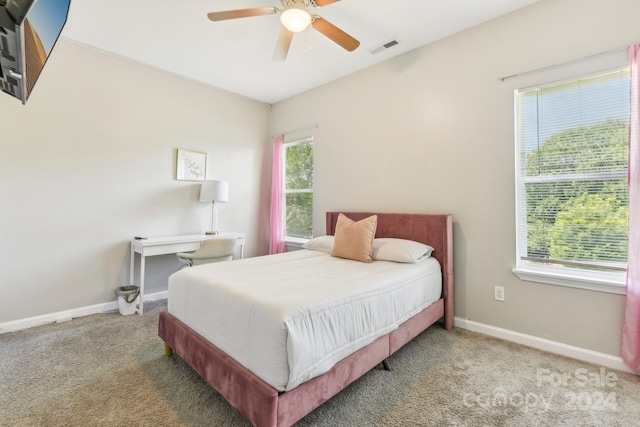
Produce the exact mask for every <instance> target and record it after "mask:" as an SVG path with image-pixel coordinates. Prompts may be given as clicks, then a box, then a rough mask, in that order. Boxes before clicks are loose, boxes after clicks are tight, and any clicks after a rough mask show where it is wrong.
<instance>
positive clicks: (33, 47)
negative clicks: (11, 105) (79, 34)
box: [0, 0, 70, 104]
mask: <svg viewBox="0 0 640 427" xmlns="http://www.w3.org/2000/svg"><path fill="white" fill-rule="evenodd" d="M69 3H70V0H0V89H1V90H2V91H3V92H5V93H8V94H9V95H11V96H14V97H16V98H18V99H19V100H21V101H22V103H23V104H24V103H26V102H27V99H28V98H29V95H30V94H31V91H32V90H33V87H34V85H35V84H36V81H37V80H38V77H39V76H40V73H41V72H42V69H43V67H44V64H45V63H46V62H47V58H48V57H49V55H50V54H51V51H52V50H53V46H54V45H55V43H56V41H57V40H58V36H60V32H61V31H62V28H63V27H64V24H65V23H66V22H67V16H68V14H69Z"/></svg>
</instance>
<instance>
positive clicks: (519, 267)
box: [514, 70, 630, 293]
mask: <svg viewBox="0 0 640 427" xmlns="http://www.w3.org/2000/svg"><path fill="white" fill-rule="evenodd" d="M629 90H630V79H629V72H628V70H618V71H615V72H609V73H606V74H601V75H597V76H592V77H587V78H582V79H579V80H574V81H569V82H564V83H559V84H553V85H548V86H544V87H537V88H533V89H526V90H521V91H517V92H516V156H517V159H516V192H517V194H516V203H517V206H516V215H517V219H516V224H517V262H516V269H514V273H515V274H517V275H518V277H520V278H522V279H524V280H533V281H538V282H546V283H552V284H559V285H568V286H575V287H581V288H588V289H595V290H602V291H608V292H616V293H623V292H624V287H623V286H622V285H623V283H624V277H625V271H626V262H627V246H628V215H629V209H628V205H629V202H628V201H629V198H628V184H627V170H628V130H629V102H630V92H629Z"/></svg>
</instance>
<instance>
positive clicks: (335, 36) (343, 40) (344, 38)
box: [311, 17, 360, 52]
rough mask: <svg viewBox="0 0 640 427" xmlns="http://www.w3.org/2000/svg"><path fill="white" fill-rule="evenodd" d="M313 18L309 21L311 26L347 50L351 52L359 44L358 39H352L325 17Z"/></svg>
mask: <svg viewBox="0 0 640 427" xmlns="http://www.w3.org/2000/svg"><path fill="white" fill-rule="evenodd" d="M314 18H315V19H314V20H313V22H312V23H311V26H312V27H313V28H315V29H316V30H318V31H320V32H321V33H322V34H324V35H325V36H327V37H329V38H330V39H331V40H333V41H334V42H336V43H337V44H339V45H340V46H342V47H343V48H344V49H346V50H348V51H349V52H353V51H354V50H356V49H357V48H358V46H360V42H359V41H358V40H356V39H354V38H353V37H351V36H350V35H349V34H347V33H345V32H344V31H342V30H341V29H340V28H338V27H336V26H335V25H333V24H332V23H330V22H329V21H327V20H326V19H323V18H320V17H314Z"/></svg>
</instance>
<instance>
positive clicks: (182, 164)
mask: <svg viewBox="0 0 640 427" xmlns="http://www.w3.org/2000/svg"><path fill="white" fill-rule="evenodd" d="M206 178H207V153H203V152H201V151H193V150H185V149H184V148H178V149H177V150H176V179H177V180H178V181H204V180H205V179H206Z"/></svg>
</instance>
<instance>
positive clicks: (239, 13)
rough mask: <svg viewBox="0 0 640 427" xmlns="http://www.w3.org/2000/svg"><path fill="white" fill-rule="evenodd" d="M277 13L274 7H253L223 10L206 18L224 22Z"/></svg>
mask: <svg viewBox="0 0 640 427" xmlns="http://www.w3.org/2000/svg"><path fill="white" fill-rule="evenodd" d="M276 13H278V9H276V8H275V7H254V8H251V9H238V10H225V11H222V12H211V13H208V14H207V17H208V18H209V19H210V20H212V21H226V20H227V19H236V18H249V17H251V16H261V15H274V14H276Z"/></svg>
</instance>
